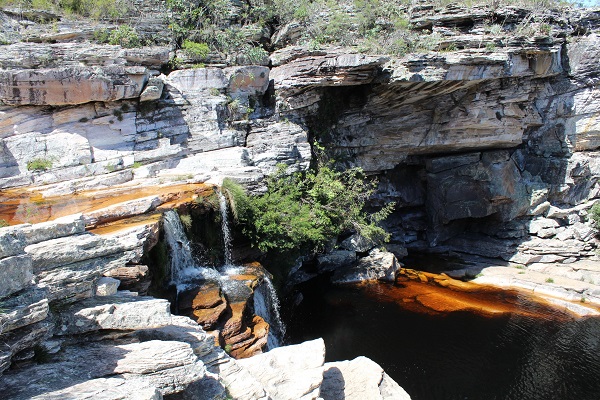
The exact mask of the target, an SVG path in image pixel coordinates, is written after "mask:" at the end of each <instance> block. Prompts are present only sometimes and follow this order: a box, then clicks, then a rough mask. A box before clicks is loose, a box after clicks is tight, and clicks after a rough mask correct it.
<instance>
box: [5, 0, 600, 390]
mask: <svg viewBox="0 0 600 400" xmlns="http://www.w3.org/2000/svg"><path fill="white" fill-rule="evenodd" d="M153 3H156V4H154V5H158V6H159V7H152V4H153ZM136 6H139V7H142V9H143V10H145V11H144V12H141V11H139V10H138V11H139V13H138V14H136V15H137V17H139V18H138V19H137V21H138V22H137V28H138V30H139V32H140V35H141V36H143V37H147V38H152V41H151V42H148V44H151V45H149V46H142V47H139V48H125V47H124V46H123V45H122V44H121V45H110V44H102V43H98V42H97V41H95V40H94V37H95V36H94V32H99V31H102V30H105V29H115V28H116V26H117V25H118V24H117V25H115V23H114V22H110V23H109V22H107V21H104V20H101V21H98V22H94V23H90V24H87V23H84V22H82V21H81V20H79V21H77V20H73V19H71V18H67V17H64V16H61V15H60V14H56V13H51V12H42V11H31V10H29V11H27V12H24V11H23V10H15V9H12V8H10V7H9V8H6V9H5V10H4V12H0V24H1V26H2V28H3V29H2V30H3V32H2V36H1V38H2V42H3V43H7V44H4V45H1V46H0V48H1V50H2V52H0V188H1V189H2V192H1V193H0V196H1V197H2V198H3V205H2V206H1V209H0V218H2V219H3V221H2V222H3V223H5V224H9V225H11V226H9V227H5V228H1V229H0V281H1V282H2V285H1V287H0V299H2V300H1V301H2V303H1V305H0V311H2V314H0V317H1V320H0V321H1V328H0V329H1V331H0V334H1V335H2V340H3V343H4V345H3V346H4V348H3V349H1V353H0V369H1V370H2V371H4V370H6V369H7V368H8V367H9V366H11V365H12V368H11V370H10V371H9V372H8V373H7V374H5V375H4V376H3V377H2V387H3V388H4V389H5V390H9V391H10V392H9V393H14V396H15V398H26V397H33V396H41V397H39V398H62V397H64V396H66V395H67V393H71V392H72V393H77V394H74V395H73V396H75V397H78V396H79V397H78V398H80V397H82V396H84V395H83V394H80V393H81V392H78V391H79V390H80V391H84V392H85V393H88V394H87V396H95V394H89V393H97V391H96V392H93V390H92V389H93V388H98V387H102V388H106V387H111V388H113V389H114V390H113V389H111V390H113V391H114V394H110V395H109V394H106V398H119V397H118V396H121V397H123V396H125V397H128V396H132V395H131V393H133V392H135V393H136V395H139V396H140V398H160V396H162V395H165V396H171V395H173V396H183V397H181V398H197V397H194V395H193V394H192V393H199V392H201V391H204V392H203V393H208V394H210V395H211V396H213V397H215V396H219V395H223V394H224V393H225V388H226V389H227V390H228V391H229V394H230V395H231V396H233V397H234V398H267V397H268V396H271V397H272V398H316V397H317V396H318V395H319V393H320V395H321V396H322V397H323V398H341V397H340V396H342V395H341V394H340V393H342V392H344V391H348V392H346V393H345V396H346V397H347V398H364V393H363V389H364V388H366V387H368V388H369V390H373V391H374V392H373V393H377V396H380V397H384V398H385V397H386V396H388V397H389V396H391V395H390V394H389V393H395V395H396V396H400V394H399V393H401V389H400V388H399V387H397V385H395V383H394V382H393V381H391V380H390V379H389V378H386V377H387V375H385V373H384V372H383V371H379V370H378V369H376V368H375V369H374V368H371V367H372V366H370V364H369V362H368V361H365V360H360V359H357V360H354V361H352V362H350V363H349V364H343V363H342V364H339V365H338V364H335V365H331V366H329V367H327V366H326V367H325V368H324V367H323V359H322V357H321V358H320V359H318V360H312V361H310V363H312V364H310V366H309V367H306V368H305V367H304V366H302V367H299V368H298V371H303V372H304V373H306V381H305V380H304V378H302V379H300V378H298V380H297V382H296V383H297V385H296V386H295V387H290V388H286V390H289V392H287V394H285V393H283V392H281V391H282V390H283V389H281V387H280V383H278V382H279V381H278V380H277V379H281V376H278V374H279V373H280V371H281V369H286V368H288V367H287V365H289V363H288V364H286V367H285V368H280V369H278V368H276V367H274V369H273V371H271V370H268V369H265V370H264V371H263V372H264V373H263V372H260V373H259V374H258V375H255V374H254V375H253V373H256V371H257V369H258V368H257V367H256V365H255V363H256V362H258V363H259V365H260V362H266V361H264V360H263V361H254V362H253V361H248V362H247V363H246V362H241V363H239V365H238V363H237V362H236V361H235V360H232V359H230V358H229V357H228V356H227V355H226V354H225V353H224V352H222V351H220V350H218V349H215V348H213V347H212V342H211V341H212V340H213V339H212V337H209V336H207V335H206V334H205V333H204V332H203V331H202V329H201V328H200V327H198V326H197V325H195V324H192V323H191V322H190V321H189V320H186V319H182V318H180V317H173V316H171V315H170V313H169V311H168V303H167V302H166V301H163V300H156V299H152V298H148V297H145V296H141V297H140V296H138V297H136V296H134V295H133V294H131V293H121V292H119V294H116V293H115V290H116V288H115V282H114V281H111V280H107V279H106V276H111V275H112V276H120V277H124V276H129V275H130V274H133V275H135V276H138V275H143V274H144V273H145V272H143V271H146V270H147V268H146V267H145V266H144V261H145V260H144V259H142V257H143V256H144V255H146V256H147V255H148V254H150V251H151V249H152V248H156V243H157V242H158V241H159V238H160V235H161V234H160V231H161V225H160V222H159V219H160V217H159V216H157V215H154V214H153V215H150V214H152V213H154V212H156V211H159V212H160V211H161V210H165V209H169V208H173V207H177V206H179V205H181V204H184V203H189V202H191V201H192V200H193V199H199V198H202V197H203V196H204V191H206V190H207V189H206V188H207V186H203V185H201V183H204V184H206V185H210V184H219V183H220V182H221V180H222V179H223V178H224V177H232V178H234V179H236V180H238V181H239V182H241V183H243V184H244V185H245V186H246V187H248V188H249V189H250V190H251V191H254V192H260V191H262V190H263V189H264V188H263V185H262V183H261V182H262V180H263V178H264V177H265V176H266V175H268V174H269V173H271V172H272V171H273V170H274V168H275V167H276V165H277V164H280V163H285V164H287V165H288V166H289V169H290V171H293V170H305V169H306V168H308V167H309V165H310V162H311V158H312V153H311V144H310V143H314V142H316V143H319V144H321V145H323V146H324V147H325V148H326V149H327V151H328V153H329V154H331V155H333V156H334V157H335V158H336V159H337V160H338V162H340V163H341V164H343V165H347V166H359V167H361V168H363V170H364V171H366V172H367V173H368V174H369V175H370V176H372V177H374V178H377V179H378V180H379V189H378V191H377V194H376V196H375V197H374V198H372V199H371V204H370V205H371V206H372V207H374V208H377V207H378V206H380V205H382V204H385V203H387V202H390V201H395V202H396V204H397V207H396V210H395V212H394V213H393V214H392V215H391V216H390V218H388V220H387V221H386V224H387V226H388V229H389V230H390V232H391V233H392V240H391V243H390V245H389V247H388V248H389V250H390V251H392V252H393V253H394V254H395V255H396V257H402V256H404V255H406V251H407V250H408V251H421V252H423V251H425V252H434V253H441V254H450V255H453V256H458V257H460V258H462V259H463V267H464V265H465V263H466V265H467V267H466V268H463V269H462V270H460V271H454V273H455V274H457V275H462V274H466V275H470V276H475V275H477V274H478V273H480V272H481V271H483V276H482V277H479V278H478V281H485V282H491V283H495V284H503V285H509V286H510V285H513V286H522V287H527V288H530V289H532V290H536V291H542V292H545V293H551V294H553V295H557V296H561V297H564V298H568V299H571V300H579V299H580V298H581V299H585V300H586V301H590V302H595V303H597V304H600V289H598V286H597V285H598V284H600V270H599V269H598V267H597V264H598V263H597V255H596V249H597V239H596V237H595V235H596V231H595V230H594V229H593V227H592V226H591V225H590V222H589V221H588V219H587V218H586V216H587V213H588V210H589V209H590V208H591V207H592V206H593V204H595V203H596V201H597V199H598V198H599V197H600V193H599V191H598V189H599V187H598V177H599V176H600V164H599V163H598V148H599V147H600V140H599V138H600V130H599V129H600V128H599V127H598V124H597V122H596V119H597V117H598V114H599V113H600V102H598V101H597V99H596V98H597V97H598V93H597V84H598V82H597V80H598V76H599V74H598V72H599V71H598V65H597V62H596V60H597V59H598V57H599V56H600V38H598V36H597V35H596V31H597V28H598V21H599V20H600V13H598V12H594V11H582V10H572V9H567V10H563V11H562V12H558V11H547V12H546V13H545V14H544V15H543V18H542V20H543V21H544V22H543V24H542V23H541V22H539V21H538V20H539V18H540V17H539V15H538V14H535V13H533V12H532V11H531V10H526V9H521V8H517V7H500V8H493V7H477V8H473V9H467V8H463V7H459V6H452V5H451V6H447V7H442V8H435V7H433V6H431V7H429V6H422V7H421V6H419V7H413V8H412V9H410V10H409V11H410V12H409V13H408V15H409V17H410V21H409V22H410V26H411V27H412V28H411V29H413V30H414V31H415V32H420V34H422V35H424V36H425V37H427V38H432V37H434V36H435V38H436V47H435V48H434V49H432V50H433V51H427V52H425V51H421V52H409V53H407V54H404V55H392V56H389V55H379V54H364V53H360V52H358V51H357V49H356V48H348V47H328V46H316V47H315V46H306V45H302V42H301V40H300V38H301V35H300V33H299V32H300V31H301V30H302V26H303V25H302V24H303V23H304V24H305V23H306V21H305V22H302V21H295V22H294V21H292V22H291V23H289V24H281V25H279V26H277V27H276V29H274V30H273V31H272V32H268V34H267V33H265V32H263V33H260V34H258V37H259V39H257V40H263V41H264V40H268V46H270V47H269V48H270V49H272V50H274V51H273V52H272V53H271V54H270V59H269V62H268V63H267V62H258V64H264V65H237V64H249V63H246V62H243V61H244V60H248V54H246V55H243V54H241V55H238V56H237V57H233V58H232V57H226V56H224V55H223V54H206V55H204V56H203V57H204V61H205V63H204V64H198V63H196V64H195V65H194V61H195V60H193V59H190V60H187V59H186V57H189V56H190V55H189V54H188V53H185V52H184V51H183V50H182V49H180V48H179V47H181V46H180V45H178V44H177V43H173V42H172V41H169V40H162V39H160V38H161V37H166V36H165V35H167V33H165V32H168V31H169V30H168V27H167V23H166V22H165V20H164V19H162V17H161V16H162V15H164V14H165V13H168V11H167V10H166V9H165V8H164V7H163V5H162V2H136ZM144 7H146V8H144ZM534 14H535V15H534ZM128 15H129V14H128ZM534 17H535V18H538V19H535V18H534ZM128 18H130V19H129V21H132V19H131V18H132V17H131V15H129V17H128ZM86 21H87V20H86ZM88 22H89V21H88ZM524 22H525V23H526V24H527V23H529V24H530V25H532V26H533V27H534V28H535V29H532V30H530V31H527V32H525V31H523V30H522V25H523V23H524ZM294 24H296V25H294ZM265 35H266V36H267V38H266V39H265ZM255 36H256V35H255ZM148 40H149V39H148ZM174 60H176V61H177V62H175V63H174V62H173V61H174ZM240 60H241V61H242V62H238V61H240ZM192 65H193V67H192ZM185 66H190V68H179V67H185ZM58 217H62V218H60V219H56V218H58ZM47 221H50V222H47ZM115 221H117V223H116V224H115ZM107 224H108V225H107ZM340 247H341V248H342V250H340V251H338V252H336V253H334V254H332V255H328V256H324V257H321V258H320V259H319V260H318V263H320V264H321V267H322V269H335V268H338V267H339V266H340V265H348V266H349V267H350V271H351V273H350V276H349V275H348V274H345V273H347V272H348V271H338V273H336V274H337V276H338V277H340V276H341V278H339V279H341V281H347V280H352V279H353V278H352V277H353V276H356V275H361V274H362V275H364V276H369V277H371V278H372V277H380V278H381V277H387V276H388V275H390V274H392V275H393V274H394V271H391V272H390V271H389V270H388V269H386V270H385V271H384V272H382V273H381V274H380V275H377V273H376V274H375V275H373V274H371V272H370V271H371V270H370V269H369V268H370V265H371V264H377V263H379V261H376V260H379V259H384V260H385V262H381V263H383V264H385V265H386V267H385V268H387V266H393V267H394V268H397V261H396V259H395V258H394V256H393V255H391V254H389V253H384V254H380V253H381V252H379V250H377V249H376V250H372V248H373V247H374V244H365V243H362V242H361V240H360V238H356V237H355V238H351V239H349V240H348V241H346V242H344V243H340ZM369 252H370V254H369V256H368V257H360V256H362V255H365V254H367V253H369ZM240 257H241V255H240ZM358 258H361V259H360V260H359V261H357V259H358ZM373 260H375V261H373ZM498 266H502V268H499V269H498V268H495V267H498ZM506 266H523V268H524V272H525V273H524V274H520V273H519V275H517V272H516V271H515V269H514V268H505V267H506ZM489 267H493V268H489ZM123 268H130V269H131V270H127V271H124V270H122V269H123ZM118 269H121V272H120V273H117V272H115V271H116V270H118ZM133 269H135V271H133ZM353 269H354V270H356V269H358V270H357V271H354V270H353ZM507 271H508V272H507ZM163 272H164V271H163ZM513 272H515V273H513ZM519 272H521V271H519ZM298 274H300V275H301V271H300V272H298ZM548 274H549V275H551V276H554V277H556V276H560V279H563V281H561V282H560V285H547V284H544V279H545V277H546V276H547V275H548ZM117 283H118V282H117ZM557 283H559V282H557ZM146 289H147V286H146ZM142 292H143V290H142ZM107 294H108V295H107ZM142 309H143V310H145V311H144V313H140V312H139V310H142ZM159 340H161V341H163V342H162V344H161V342H158V341H159ZM209 342H210V343H209ZM165 343H166V344H165ZM61 347H62V348H63V351H61V352H59V350H60V349H61ZM166 348H168V349H170V350H168V351H166V350H165V349H166ZM319 351H321V350H320V349H319ZM53 353H57V354H56V355H53ZM166 353H169V354H166ZM148 354H152V356H148ZM269 354H270V353H267V354H266V355H265V356H267V358H268V355H269ZM104 356H105V357H106V362H104V363H103V365H98V366H94V367H93V368H92V369H93V370H94V371H96V372H94V374H92V375H89V376H87V377H86V379H85V380H86V381H88V380H89V381H88V382H87V383H86V384H85V385H83V379H80V376H81V374H83V372H82V371H83V370H82V369H77V368H80V367H77V368H76V367H75V365H80V364H82V363H84V361H82V360H87V359H91V358H94V357H96V358H98V357H104ZM48 357H49V358H50V359H51V361H52V363H51V364H48V366H45V365H44V364H43V363H40V364H37V365H34V366H31V365H30V364H27V362H29V361H31V360H32V359H34V358H35V359H36V360H38V361H40V360H42V361H43V359H45V358H48ZM261 357H262V356H261ZM283 357H284V360H283V361H281V362H287V361H286V359H285V357H288V356H283ZM289 357H290V358H289V360H291V359H292V358H293V357H292V356H289ZM317 358H318V357H317ZM149 359H152V360H154V361H156V362H157V363H159V364H160V365H156V366H154V367H152V368H150V367H147V366H146V365H147V364H148V363H149V362H150V361H149ZM78 360H79V361H78ZM124 360H125V361H124ZM289 362H291V363H293V362H292V361H289ZM275 364H276V363H275ZM313 364H314V365H313ZM21 365H23V369H21V370H20V369H19V367H20V366H21ZM244 365H246V367H247V369H244ZM269 365H272V364H271V362H270V363H269ZM149 368H150V369H149ZM361 368H365V369H368V370H369V371H371V372H372V371H376V373H375V372H373V376H371V375H369V377H368V379H369V383H365V384H364V386H361V387H358V386H357V387H356V388H350V387H341V386H340V383H339V382H340V376H342V377H343V376H344V374H346V373H355V371H360V370H361ZM51 369H52V370H54V371H55V372H54V373H53V374H54V375H53V376H55V378H57V379H58V378H59V377H62V376H67V375H68V376H72V377H73V380H71V381H70V383H69V387H68V388H67V387H66V385H62V384H61V385H58V384H57V381H53V382H54V383H52V382H51V383H49V384H48V385H46V386H44V385H43V384H42V383H43V382H42V381H43V380H44V379H46V378H44V377H45V376H46V375H47V374H49V373H50V372H49V370H51ZM29 371H31V372H29ZM353 371H354V372H353ZM377 371H379V372H377ZM30 373H31V375H29V374H30ZM311 374H312V375H314V377H313V376H312V375H311ZM240 377H242V378H243V379H244V380H242V382H250V383H248V384H247V385H246V384H244V385H241V384H239V385H238V383H236V382H239V379H242V378H240ZM323 377H324V378H323ZM313 378H314V379H313ZM25 379H27V380H30V379H31V380H30V382H35V384H31V385H30V386H31V390H32V391H31V392H25V391H22V389H21V386H22V383H23V381H24V380H25ZM323 379H324V380H323ZM349 379H350V378H347V379H346V382H348V381H349ZM364 379H367V377H366V376H365V377H364ZM283 380H285V379H283ZM350 380H351V381H354V378H352V379H350ZM124 381H127V385H124ZM343 381H344V379H343V378H342V379H341V382H343ZM390 381H391V382H390ZM274 382H276V383H274ZM236 385H237V386H236ZM365 390H366V389H365ZM351 392H352V393H354V394H352V393H351ZM111 393H113V392H111ZM128 393H129V394H128ZM142 393H143V394H142ZM325 393H328V394H325ZM386 393H387V394H386ZM19 396H20V397H19ZM111 396H112V397H111ZM186 396H188V397H186ZM303 396H305V397H303ZM327 396H330V397H327ZM352 396H355V397H352ZM373 396H375V394H373ZM402 396H404V394H402ZM36 398H37V397H36ZM173 398H175V397H173ZM201 398H205V397H201ZM206 398H211V397H209V395H207V396H206ZM374 398H375V397H374ZM377 398H378V397H377ZM394 398H400V397H394Z"/></svg>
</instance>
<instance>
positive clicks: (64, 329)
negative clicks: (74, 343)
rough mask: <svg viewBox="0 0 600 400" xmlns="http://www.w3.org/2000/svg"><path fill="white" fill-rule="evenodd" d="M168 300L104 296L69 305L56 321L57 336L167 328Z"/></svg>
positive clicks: (168, 319)
mask: <svg viewBox="0 0 600 400" xmlns="http://www.w3.org/2000/svg"><path fill="white" fill-rule="evenodd" d="M169 309H170V304H169V302H168V301H167V300H163V299H155V298H153V297H130V296H103V297H97V298H90V299H86V300H83V301H80V302H78V303H75V304H73V305H71V306H70V307H68V308H66V309H64V310H62V311H61V313H60V314H59V315H58V317H57V327H58V328H57V332H56V334H57V335H73V334H80V333H85V332H93V331H97V330H100V329H112V330H132V329H146V328H155V327H160V326H165V325H168V324H169V323H170V321H171V313H170V311H169Z"/></svg>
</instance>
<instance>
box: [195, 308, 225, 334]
mask: <svg viewBox="0 0 600 400" xmlns="http://www.w3.org/2000/svg"><path fill="white" fill-rule="evenodd" d="M226 309H227V304H226V303H221V304H219V305H217V306H216V307H213V308H198V309H196V310H194V311H192V315H193V318H192V319H194V320H195V321H196V322H197V323H198V324H200V325H202V328H204V329H207V330H210V329H213V328H215V326H216V325H217V322H218V321H219V319H220V318H221V316H222V315H223V313H225V311H226Z"/></svg>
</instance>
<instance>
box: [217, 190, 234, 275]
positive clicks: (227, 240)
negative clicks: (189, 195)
mask: <svg viewBox="0 0 600 400" xmlns="http://www.w3.org/2000/svg"><path fill="white" fill-rule="evenodd" d="M217 195H218V196H219V207H220V209H221V230H222V231H223V255H224V256H225V259H224V260H223V261H224V264H225V265H226V266H227V265H233V261H232V259H231V231H230V230H229V216H228V213H227V198H226V197H225V195H224V194H223V192H221V191H220V190H218V191H217Z"/></svg>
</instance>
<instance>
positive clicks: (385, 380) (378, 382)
mask: <svg viewBox="0 0 600 400" xmlns="http://www.w3.org/2000/svg"><path fill="white" fill-rule="evenodd" d="M321 397H322V398H323V400H338V399H345V400H380V399H381V400H384V399H394V400H410V396H409V395H408V393H406V391H405V390H404V389H402V388H401V387H400V386H399V385H398V384H397V383H396V382H395V381H394V380H393V379H392V378H390V377H389V375H388V374H386V373H385V371H384V370H383V369H382V368H381V367H380V366H379V365H378V364H377V363H375V362H374V361H372V360H370V359H368V358H366V357H357V358H355V359H354V360H351V361H338V362H330V363H327V364H325V371H324V372H323V384H322V385H321Z"/></svg>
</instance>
